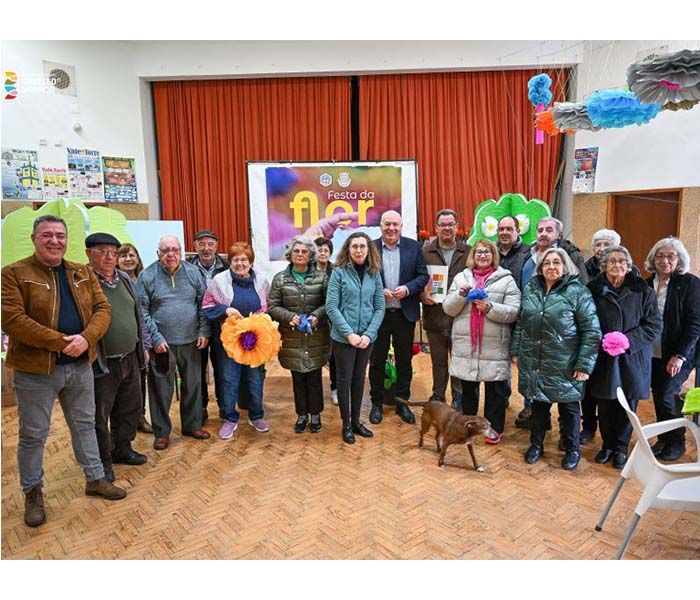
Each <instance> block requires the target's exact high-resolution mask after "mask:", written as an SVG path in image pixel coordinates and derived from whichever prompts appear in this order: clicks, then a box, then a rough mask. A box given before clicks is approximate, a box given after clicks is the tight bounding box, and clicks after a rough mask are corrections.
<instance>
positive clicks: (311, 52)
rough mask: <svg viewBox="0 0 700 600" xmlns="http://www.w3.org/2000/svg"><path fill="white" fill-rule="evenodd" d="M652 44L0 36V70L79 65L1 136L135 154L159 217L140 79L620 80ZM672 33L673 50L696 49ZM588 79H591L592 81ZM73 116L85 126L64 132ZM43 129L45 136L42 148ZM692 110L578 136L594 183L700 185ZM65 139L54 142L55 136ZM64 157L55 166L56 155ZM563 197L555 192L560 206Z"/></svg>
mask: <svg viewBox="0 0 700 600" xmlns="http://www.w3.org/2000/svg"><path fill="white" fill-rule="evenodd" d="M658 44H659V43H658V42H615V43H613V44H608V43H607V42H595V43H588V42H583V41H580V40H573V41H537V40H530V41H510V42H508V41H481V42H454V41H452V42H450V41H443V42H396V41H393V42H372V41H361V42H351V41H342V42H332V41H331V42H322V41H316V42H293V41H284V42H254V41H250V42H5V43H3V46H2V69H3V71H4V70H14V71H17V72H18V73H19V74H20V77H21V76H22V74H33V75H40V74H41V68H42V67H41V61H42V59H43V60H50V61H54V62H61V63H68V64H71V65H75V67H76V79H77V85H78V99H77V101H76V100H75V99H73V98H68V97H65V96H55V95H34V96H30V95H25V96H24V97H22V96H20V97H18V98H17V99H16V100H13V101H5V100H2V101H1V106H2V145H3V146H15V147H28V148H38V149H39V150H40V161H41V162H44V163H45V164H47V165H52V163H54V162H57V161H59V160H62V161H63V162H65V161H64V157H65V147H66V146H67V145H72V146H78V147H87V148H93V149H97V150H100V151H101V152H102V153H103V154H107V155H118V156H119V155H123V156H133V157H135V158H136V169H137V171H136V176H137V183H138V193H139V201H140V202H147V201H150V206H149V211H150V215H151V218H157V217H158V216H159V208H158V201H157V200H158V193H159V191H158V175H157V160H156V151H155V134H154V124H153V115H152V107H151V94H150V86H149V84H148V82H149V81H152V80H157V79H183V78H190V79H191V78H205V77H209V78H214V77H255V76H281V75H300V74H312V75H319V74H355V73H362V72H365V73H366V72H374V73H381V72H397V71H434V70H447V71H449V70H488V69H497V68H500V67H501V66H503V67H505V68H526V67H538V66H540V67H545V66H562V67H563V66H568V65H573V64H578V65H579V69H578V81H577V89H578V94H579V97H583V96H584V95H585V94H587V93H589V92H590V90H591V89H595V87H609V86H613V85H623V84H624V81H625V68H626V66H627V65H628V64H630V63H631V62H634V60H635V58H636V57H635V54H636V51H637V49H641V48H648V47H652V46H655V45H658ZM697 46H698V42H677V43H673V44H672V47H671V48H670V49H671V50H676V49H680V48H682V47H692V48H697ZM592 86H593V87H592ZM75 121H79V122H80V123H81V124H82V126H83V129H82V132H80V133H79V134H76V133H75V132H74V131H73V130H72V125H73V123H74V122H75ZM40 138H45V139H46V140H47V141H48V144H49V145H48V146H45V147H40V146H39V145H38V142H39V139H40ZM697 140H700V108H696V109H694V110H692V111H687V112H680V113H670V112H665V113H663V114H661V115H660V116H659V117H657V118H656V119H655V120H654V121H652V122H651V123H650V124H648V125H646V126H644V127H640V128H637V127H627V128H625V129H621V130H608V131H603V132H598V133H590V132H581V133H579V134H577V135H576V139H575V145H576V147H587V146H599V147H600V159H599V172H598V178H597V191H605V190H616V191H621V190H632V189H651V188H666V187H679V186H684V187H685V186H698V185H700V169H698V168H697V165H698V164H700V143H698V141H697ZM59 141H60V142H61V143H62V146H60V147H56V146H54V144H55V143H56V142H59ZM63 162H61V163H59V164H63ZM565 189H566V190H570V176H569V179H568V180H567V181H566V182H565ZM569 205H570V195H569V197H568V198H565V201H564V216H565V217H566V215H568V214H569V211H568V208H567V207H568V206H569Z"/></svg>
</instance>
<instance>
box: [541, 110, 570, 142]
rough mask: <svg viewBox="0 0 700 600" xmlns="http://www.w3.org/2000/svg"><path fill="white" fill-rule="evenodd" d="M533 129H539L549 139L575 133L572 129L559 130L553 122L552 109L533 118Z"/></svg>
mask: <svg viewBox="0 0 700 600" xmlns="http://www.w3.org/2000/svg"><path fill="white" fill-rule="evenodd" d="M535 127H536V128H537V129H541V130H542V131H544V132H545V133H546V134H547V135H549V136H551V137H554V136H555V135H559V134H560V133H576V132H575V131H574V130H573V129H559V127H558V126H557V124H556V123H555V122H554V109H552V108H548V109H547V110H543V111H542V112H541V113H540V114H539V115H537V116H536V117H535Z"/></svg>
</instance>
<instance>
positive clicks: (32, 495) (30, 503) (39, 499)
mask: <svg viewBox="0 0 700 600" xmlns="http://www.w3.org/2000/svg"><path fill="white" fill-rule="evenodd" d="M24 523H25V524H26V525H27V527H39V525H41V524H42V523H46V511H45V510H44V494H43V492H42V491H41V486H40V485H36V486H34V487H33V488H32V489H31V490H29V491H28V492H27V493H26V494H25V496H24Z"/></svg>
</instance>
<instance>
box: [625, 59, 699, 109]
mask: <svg viewBox="0 0 700 600" xmlns="http://www.w3.org/2000/svg"><path fill="white" fill-rule="evenodd" d="M627 86H628V87H629V88H630V89H631V90H632V91H633V92H634V94H635V95H636V96H637V98H639V101H640V102H642V103H643V104H664V105H668V104H680V103H682V102H685V101H692V102H696V103H697V102H698V101H700V50H681V51H680V52H671V53H669V54H662V55H661V56H656V57H654V58H650V59H648V60H641V61H639V62H636V63H634V64H631V65H630V66H629V67H627ZM686 107H687V105H685V107H681V108H686ZM664 108H666V106H664ZM669 108H670V107H669ZM686 109H687V108H686ZM671 110H674V109H671Z"/></svg>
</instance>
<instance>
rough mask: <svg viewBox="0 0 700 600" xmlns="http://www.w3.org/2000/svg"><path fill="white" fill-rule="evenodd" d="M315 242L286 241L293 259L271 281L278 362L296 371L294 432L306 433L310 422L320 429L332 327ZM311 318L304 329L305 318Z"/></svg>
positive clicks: (288, 255) (287, 253)
mask: <svg viewBox="0 0 700 600" xmlns="http://www.w3.org/2000/svg"><path fill="white" fill-rule="evenodd" d="M315 254H316V246H315V245H314V243H313V242H312V241H311V240H308V239H306V238H304V237H294V238H292V240H291V241H290V242H289V243H288V244H287V247H286V249H285V253H284V255H285V257H286V258H287V260H289V262H290V263H291V264H290V265H289V267H287V268H286V269H285V270H284V271H282V272H281V273H277V275H275V277H274V279H273V280H272V286H271V288H270V300H269V302H268V306H269V313H270V317H272V318H273V319H274V320H275V321H278V322H279V330H280V334H281V335H282V349H281V350H280V353H279V356H278V358H279V361H280V364H281V365H282V366H283V367H284V368H285V369H289V370H290V371H291V372H292V383H293V387H294V407H295V409H296V413H297V421H296V423H295V425H294V431H295V432H297V433H303V431H304V430H305V429H306V426H307V425H308V424H309V415H311V425H310V430H311V432H312V433H317V432H319V431H321V412H322V411H323V386H322V383H321V369H322V368H323V365H325V364H326V363H327V362H328V355H329V353H330V331H329V327H328V320H327V318H326V291H327V288H328V276H327V275H326V274H325V273H324V272H323V271H319V270H318V269H317V268H316V265H315V264H314V255H315ZM303 317H306V318H307V319H308V327H309V328H310V329H306V330H305V331H302V330H300V328H299V327H300V326H302V329H304V327H303V325H304V323H303V322H302V318H303Z"/></svg>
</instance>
